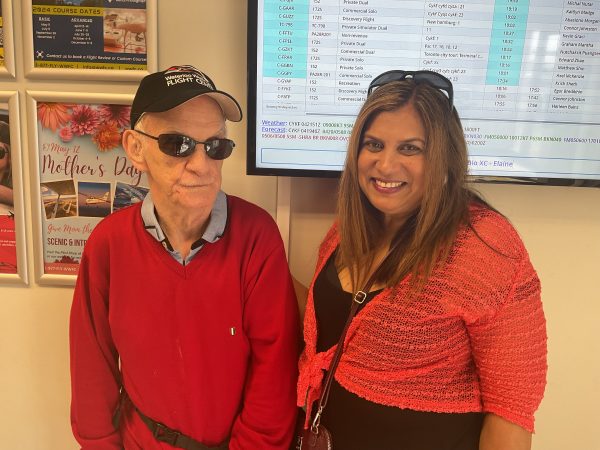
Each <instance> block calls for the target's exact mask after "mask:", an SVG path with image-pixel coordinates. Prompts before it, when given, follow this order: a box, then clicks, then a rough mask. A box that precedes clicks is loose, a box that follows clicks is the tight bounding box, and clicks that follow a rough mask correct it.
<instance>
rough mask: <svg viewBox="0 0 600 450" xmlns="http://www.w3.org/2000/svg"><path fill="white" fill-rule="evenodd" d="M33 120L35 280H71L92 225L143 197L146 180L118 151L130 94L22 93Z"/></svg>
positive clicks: (126, 120)
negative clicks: (37, 203)
mask: <svg viewBox="0 0 600 450" xmlns="http://www.w3.org/2000/svg"><path fill="white" fill-rule="evenodd" d="M29 96H30V98H29V106H30V120H33V121H34V123H35V126H34V127H33V128H35V130H36V135H37V136H36V139H35V143H34V145H35V146H36V147H35V154H36V156H37V158H36V163H37V173H36V174H35V175H36V177H35V178H36V179H37V183H36V186H35V190H36V191H37V199H38V201H39V207H37V208H34V210H35V211H38V212H39V217H38V219H37V220H35V225H36V226H38V228H39V230H38V232H37V233H36V234H37V236H36V238H37V240H38V242H39V243H40V246H39V247H40V248H39V251H38V252H37V253H38V262H37V264H36V266H37V269H38V270H37V277H38V280H41V281H48V282H49V283H56V284H62V283H65V282H66V283H68V284H71V283H73V282H74V280H75V278H74V276H75V275H77V270H78V268H79V261H80V259H81V255H82V252H83V247H84V245H85V243H86V241H87V238H88V237H89V235H90V233H91V232H92V230H93V229H94V227H95V226H96V225H97V224H98V222H100V220H102V218H104V217H106V216H107V215H109V214H110V213H111V212H113V211H116V210H118V209H120V208H123V207H125V206H129V205H131V204H133V203H137V202H139V201H141V200H143V198H144V196H145V195H146V193H147V192H148V189H147V181H146V177H145V175H144V174H142V173H140V172H139V171H138V170H137V169H135V168H134V167H133V165H132V164H131V163H130V162H129V161H128V159H127V157H126V155H125V151H124V150H123V147H122V146H121V135H122V132H123V130H125V129H127V128H129V114H130V106H129V104H130V103H131V101H132V97H131V96H125V95H111V96H109V95H100V94H99V95H96V96H85V95H84V94H68V95H67V94H65V95H63V96H61V95H60V94H56V93H49V92H46V93H42V92H38V93H35V92H29Z"/></svg>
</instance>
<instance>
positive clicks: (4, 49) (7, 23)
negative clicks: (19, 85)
mask: <svg viewBox="0 0 600 450" xmlns="http://www.w3.org/2000/svg"><path fill="white" fill-rule="evenodd" d="M14 56H15V55H14V47H13V26H12V3H11V1H10V0H0V78H11V77H14V76H15V60H14Z"/></svg>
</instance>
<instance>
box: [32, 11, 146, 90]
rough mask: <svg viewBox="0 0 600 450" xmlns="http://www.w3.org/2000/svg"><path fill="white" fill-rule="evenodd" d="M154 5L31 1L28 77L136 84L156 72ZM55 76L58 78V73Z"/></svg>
mask: <svg viewBox="0 0 600 450" xmlns="http://www.w3.org/2000/svg"><path fill="white" fill-rule="evenodd" d="M155 1H156V0H68V1H67V0H30V2H26V3H27V8H24V9H28V11H27V13H28V14H29V17H28V19H27V20H25V21H24V22H25V23H27V24H28V25H31V29H30V30H28V31H29V33H28V34H27V37H28V38H30V41H31V44H32V45H31V47H30V49H28V51H27V52H26V54H28V56H29V61H28V64H27V65H28V66H29V71H30V73H31V74H33V75H36V74H41V75H43V76H49V75H50V76H51V74H56V73H65V74H67V75H68V74H75V75H76V76H77V77H78V78H79V77H80V76H81V75H83V76H84V77H88V78H98V79H111V78H117V79H122V78H126V79H127V78H129V79H140V78H142V77H143V76H144V75H146V74H148V73H149V72H153V71H154V70H155V65H156V64H155V59H156V58H155V57H154V55H155V53H156V45H155V40H156V19H155V13H154V8H155ZM57 71H58V72H57Z"/></svg>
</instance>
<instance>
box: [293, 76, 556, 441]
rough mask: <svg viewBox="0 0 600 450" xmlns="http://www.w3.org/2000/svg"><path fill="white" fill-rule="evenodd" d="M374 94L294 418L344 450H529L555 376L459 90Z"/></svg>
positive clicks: (423, 84) (324, 274) (321, 284)
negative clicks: (301, 417) (482, 192)
mask: <svg viewBox="0 0 600 450" xmlns="http://www.w3.org/2000/svg"><path fill="white" fill-rule="evenodd" d="M384 75H385V76H384ZM373 83H374V85H372V86H370V88H369V91H368V92H369V96H368V97H367V100H366V102H365V103H364V105H363V106H362V108H361V110H360V112H359V114H358V116H357V119H356V122H355V124H354V127H353V130H352V133H351V136H350V139H349V143H348V153H347V158H346V163H345V167H344V172H343V174H342V179H341V181H340V189H339V194H338V217H337V221H336V223H335V224H334V225H333V226H332V228H331V229H330V231H329V233H328V235H327V236H326V237H325V240H324V241H323V243H322V244H321V248H320V252H319V259H318V263H317V275H316V276H315V277H314V280H315V281H314V283H313V285H312V286H311V288H310V290H309V294H308V300H307V305H306V314H305V318H304V339H305V343H306V346H305V349H304V352H303V354H302V357H301V359H300V377H299V382H298V405H299V406H303V407H305V409H306V411H307V415H308V416H309V418H315V417H317V419H316V420H317V422H316V424H317V426H316V427H315V426H313V427H312V428H311V430H312V431H311V432H315V431H316V432H317V433H321V431H320V430H321V427H325V428H326V429H327V430H328V431H329V432H330V433H331V435H332V436H333V443H334V448H335V449H336V450H340V449H341V450H354V449H356V450H358V449H365V448H377V449H410V450H430V449H433V448H435V449H436V450H488V449H492V448H493V449H502V450H505V449H511V450H526V449H529V448H530V443H531V432H532V431H533V425H534V412H535V411H536V409H537V407H538V406H539V403H540V401H541V399H542V396H543V393H544V388H545V377H546V329H545V319H544V313H543V310H542V305H541V300H540V284H539V280H538V277H537V275H536V272H535V270H534V269H533V267H532V265H531V262H530V261H529V256H528V254H527V251H526V249H525V247H524V245H523V243H522V242H521V240H520V238H519V236H518V234H517V232H516V231H515V230H514V228H513V227H512V226H511V224H510V223H509V222H508V220H507V219H506V218H505V217H504V216H502V215H501V214H500V213H499V212H497V211H496V210H494V209H493V208H492V207H491V206H490V205H489V204H487V203H486V202H485V201H484V200H483V199H482V198H481V197H480V196H479V195H477V194H476V193H475V192H474V191H472V190H471V188H470V187H469V186H468V184H467V150H466V143H465V138H464V135H463V131H462V125H461V122H460V119H459V116H458V113H457V111H456V110H455V109H454V107H453V106H452V97H453V90H452V84H451V83H450V81H449V80H447V79H446V78H445V77H443V76H442V75H439V74H436V73H434V72H429V71H427V72H404V71H393V72H388V73H386V74H383V75H382V76H380V77H376V78H375V79H374V81H373ZM374 274H375V275H374ZM367 280H368V281H367ZM372 280H374V282H372ZM365 285H367V287H366V286H365ZM363 290H364V291H366V292H362V291H363ZM346 330H347V333H346ZM336 344H338V345H336ZM338 361H339V362H338ZM336 364H337V365H336ZM323 369H324V370H327V372H328V374H327V378H326V381H325V383H323V382H322V379H323V376H324V375H323ZM332 374H334V376H332ZM317 400H319V401H318V405H319V407H318V408H315V407H314V403H315V402H316V401H317ZM315 412H316V416H315ZM311 413H312V414H311ZM319 420H320V425H318V421H319ZM309 423H311V421H310V419H307V420H306V422H305V427H308V425H309ZM305 434H306V433H305ZM320 435H322V436H325V433H324V432H323V433H321V434H320ZM303 448H304V447H303Z"/></svg>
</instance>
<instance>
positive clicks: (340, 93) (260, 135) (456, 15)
mask: <svg viewBox="0 0 600 450" xmlns="http://www.w3.org/2000/svg"><path fill="white" fill-rule="evenodd" d="M392 69H403V70H419V69H425V70H433V71H436V72H439V73H441V74H443V75H445V76H446V77H447V78H449V79H450V80H451V81H452V82H453V85H454V99H455V100H454V104H455V106H456V108H457V110H458V113H459V115H460V117H461V120H462V124H463V128H464V133H465V137H466V140H467V144H468V151H469V172H470V175H472V177H473V178H474V179H476V180H484V181H499V182H514V183H533V184H553V185H576V186H600V1H598V0H594V1H580V0H496V1H481V0H479V1H409V0H407V1H398V0H256V1H251V2H248V72H249V73H248V80H249V86H248V114H247V115H248V161H247V163H248V164H247V172H248V173H249V174H256V175H282V176H324V177H327V176H337V175H339V173H340V171H341V170H342V168H343V164H344V159H345V155H346V145H347V140H348V137H349V133H350V130H351V128H352V124H353V122H354V119H355V117H356V114H357V113H358V110H359V108H360V106H361V104H362V103H363V101H364V99H365V98H366V90H367V87H368V85H369V82H370V81H371V80H372V79H373V77H375V76H376V75H378V74H380V73H382V72H385V71H387V70H392Z"/></svg>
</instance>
